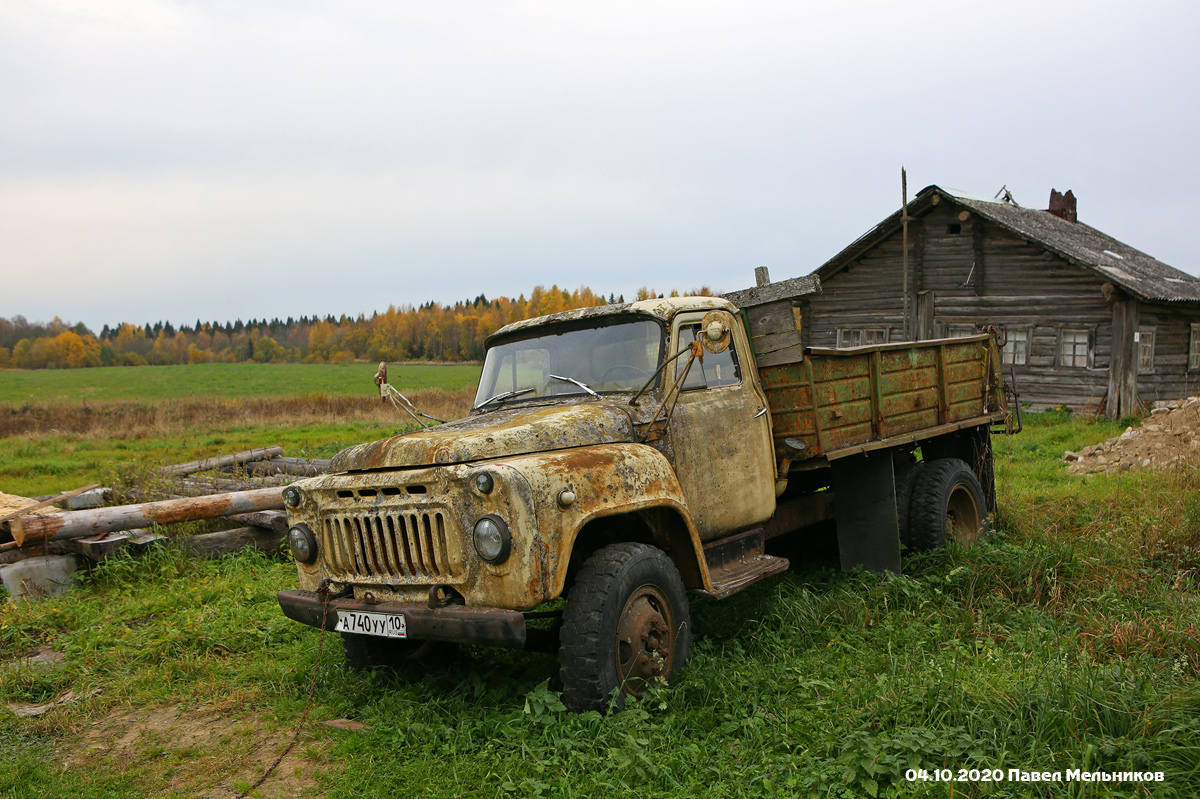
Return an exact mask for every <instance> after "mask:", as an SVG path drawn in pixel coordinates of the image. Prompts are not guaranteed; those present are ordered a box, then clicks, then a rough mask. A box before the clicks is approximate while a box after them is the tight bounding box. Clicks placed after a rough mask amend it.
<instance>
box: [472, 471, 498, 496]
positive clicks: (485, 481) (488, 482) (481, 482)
mask: <svg viewBox="0 0 1200 799" xmlns="http://www.w3.org/2000/svg"><path fill="white" fill-rule="evenodd" d="M495 484H496V483H495V481H494V480H493V479H492V476H491V475H490V474H488V473H487V472H477V473H476V474H475V488H477V489H479V493H480V494H490V493H492V488H493V486H495Z"/></svg>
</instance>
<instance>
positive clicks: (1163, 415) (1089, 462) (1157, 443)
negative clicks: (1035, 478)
mask: <svg viewBox="0 0 1200 799" xmlns="http://www.w3.org/2000/svg"><path fill="white" fill-rule="evenodd" d="M1063 460H1064V461H1066V462H1067V471H1068V472H1070V473H1071V474H1084V473H1087V472H1113V471H1125V470H1128V469H1149V468H1156V467H1157V468H1161V467H1164V466H1174V465H1176V464H1179V463H1200V398H1197V397H1188V398H1187V399H1186V400H1180V401H1178V402H1172V403H1171V404H1170V405H1167V406H1166V407H1164V408H1155V409H1154V412H1153V413H1151V414H1150V416H1149V417H1147V418H1146V419H1144V420H1143V421H1142V425H1141V427H1137V428H1134V427H1128V428H1126V429H1125V432H1124V433H1122V434H1121V435H1119V436H1117V437H1116V438H1110V439H1109V440H1108V441H1104V442H1101V443H1099V444H1095V445H1094V446H1090V447H1084V448H1083V449H1081V450H1080V451H1079V452H1071V451H1070V450H1068V451H1067V452H1066V453H1064V454H1063Z"/></svg>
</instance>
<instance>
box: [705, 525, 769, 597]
mask: <svg viewBox="0 0 1200 799" xmlns="http://www.w3.org/2000/svg"><path fill="white" fill-rule="evenodd" d="M764 541H765V536H764V534H763V529H762V528H761V527H757V528H755V529H753V530H747V531H746V532H744V533H738V534H737V535H732V536H730V537H729V538H722V539H721V540H720V541H713V542H710V543H708V544H705V545H704V559H705V560H706V561H708V576H709V577H710V578H711V579H712V584H713V590H712V591H704V590H693V591H692V592H691V593H693V594H697V595H699V596H707V597H712V598H713V599H724V598H725V597H727V596H730V595H732V594H736V593H737V592H738V591H741V590H742V589H743V588H746V587H747V586H751V585H754V584H755V583H757V582H758V581H759V580H765V579H766V578H768V577H770V576H772V575H775V574H779V573H780V572H782V571H787V568H788V565H789V564H788V559H787V558H777V557H775V556H774V555H768V554H766V553H765V552H764V551H763V545H764Z"/></svg>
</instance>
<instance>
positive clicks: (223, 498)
mask: <svg viewBox="0 0 1200 799" xmlns="http://www.w3.org/2000/svg"><path fill="white" fill-rule="evenodd" d="M282 509H283V489H282V488H260V489H257V490H254V491H238V492H234V493H231V494H212V495H210V496H205V497H184V498H182V499H167V500H163V501H162V502H146V503H143V504H140V505H119V506H117V507H114V508H95V509H92V510H77V511H70V512H67V513H52V514H44V515H43V514H37V513H34V514H29V515H26V516H18V517H17V518H15V519H13V520H12V522H11V524H12V535H13V540H14V541H16V542H17V545H18V546H24V545H25V544H26V543H28V542H31V541H53V540H59V539H63V538H85V537H87V536H89V535H96V534H97V533H111V532H113V531H114V530H131V529H133V528H135V527H147V526H149V525H150V524H153V523H158V524H175V523H176V522H194V521H197V520H199V519H211V518H213V517H214V516H228V515H229V514H231V513H249V512H251V511H258V510H282Z"/></svg>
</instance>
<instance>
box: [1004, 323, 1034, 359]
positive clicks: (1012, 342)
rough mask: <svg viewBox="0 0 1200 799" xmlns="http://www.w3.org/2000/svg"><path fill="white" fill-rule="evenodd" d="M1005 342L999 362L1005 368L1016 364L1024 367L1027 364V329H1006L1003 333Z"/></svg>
mask: <svg viewBox="0 0 1200 799" xmlns="http://www.w3.org/2000/svg"><path fill="white" fill-rule="evenodd" d="M1005 337H1006V341H1005V344H1004V348H1003V349H1002V350H1001V351H1000V361H1001V363H1003V364H1004V365H1005V366H1008V365H1009V364H1016V365H1017V366H1024V365H1025V364H1026V363H1028V362H1029V328H1027V327H1018V328H1012V327H1010V328H1008V329H1007V330H1006V331H1005Z"/></svg>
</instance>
